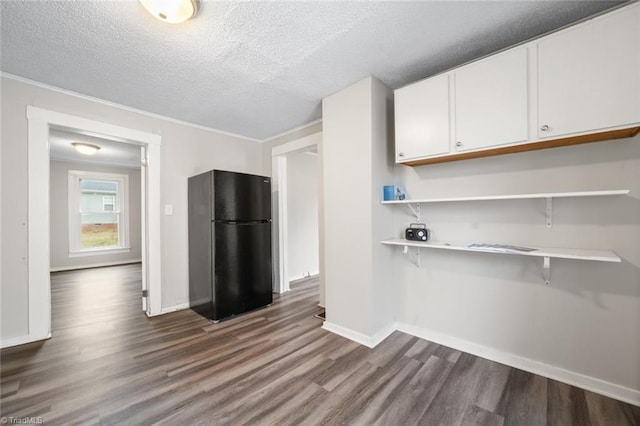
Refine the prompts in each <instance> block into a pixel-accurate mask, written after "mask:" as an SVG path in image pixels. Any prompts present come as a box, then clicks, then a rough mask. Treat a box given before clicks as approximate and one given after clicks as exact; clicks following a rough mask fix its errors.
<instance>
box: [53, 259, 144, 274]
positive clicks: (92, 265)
mask: <svg viewBox="0 0 640 426" xmlns="http://www.w3.org/2000/svg"><path fill="white" fill-rule="evenodd" d="M140 262H142V259H133V260H121V261H119V262H100V263H90V264H87V265H76V266H58V267H55V268H50V269H49V271H50V272H63V271H75V270H76V269H89V268H102V267H104V266H119V265H129V264H131V263H140Z"/></svg>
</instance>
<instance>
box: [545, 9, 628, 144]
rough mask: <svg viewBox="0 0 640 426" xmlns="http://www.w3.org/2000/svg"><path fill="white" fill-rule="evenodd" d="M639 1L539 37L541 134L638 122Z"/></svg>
mask: <svg viewBox="0 0 640 426" xmlns="http://www.w3.org/2000/svg"><path fill="white" fill-rule="evenodd" d="M639 73H640V5H635V6H634V7H633V8H625V9H624V10H620V11H618V12H615V13H611V14H610V15H608V16H605V17H602V18H600V19H598V20H596V21H590V22H586V23H585V24H583V25H579V26H576V27H575V28H569V29H567V30H565V31H562V32H560V33H558V34H553V35H551V36H549V37H547V38H545V39H543V40H541V41H540V42H539V43H538V97H539V107H538V108H539V109H538V111H539V112H538V114H539V120H538V132H537V135H538V137H540V138H547V137H556V136H560V135H570V134H573V133H584V132H585V131H593V130H601V129H610V128H615V127H617V126H623V125H625V124H628V123H638V122H640V78H638V75H639Z"/></svg>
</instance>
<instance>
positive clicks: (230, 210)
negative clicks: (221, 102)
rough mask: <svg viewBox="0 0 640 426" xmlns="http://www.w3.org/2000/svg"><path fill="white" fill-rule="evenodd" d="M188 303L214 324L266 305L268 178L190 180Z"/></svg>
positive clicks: (225, 175) (215, 175) (214, 174)
mask: <svg viewBox="0 0 640 426" xmlns="http://www.w3.org/2000/svg"><path fill="white" fill-rule="evenodd" d="M188 196H189V305H190V307H191V309H193V310H194V311H196V312H198V313H199V314H200V315H203V316H204V317H206V318H209V319H211V320H213V321H220V320H223V319H226V318H229V317H232V316H234V315H238V314H241V313H243V312H247V311H250V310H253V309H257V308H260V307H263V306H266V305H269V304H270V303H271V302H272V300H273V295H272V260H271V179H270V178H268V177H265V176H256V175H249V174H244V173H233V172H228V171H222V170H212V171H209V172H206V173H202V174H199V175H197V176H192V177H190V178H189V195H188Z"/></svg>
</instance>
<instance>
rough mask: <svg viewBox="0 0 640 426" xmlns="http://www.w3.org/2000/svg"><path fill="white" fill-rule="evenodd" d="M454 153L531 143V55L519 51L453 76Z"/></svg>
mask: <svg viewBox="0 0 640 426" xmlns="http://www.w3.org/2000/svg"><path fill="white" fill-rule="evenodd" d="M454 85H455V89H454V90H455V102H454V105H455V141H456V144H455V150H456V151H458V152H461V151H469V150H476V149H481V148H487V147H491V146H498V145H509V144H514V143H519V142H525V141H527V139H528V123H529V116H528V96H527V93H528V52H527V48H526V47H519V48H515V49H511V50H508V51H506V52H503V53H500V54H497V55H494V56H491V57H489V58H486V59H484V60H482V61H478V62H475V63H472V64H470V65H468V66H465V67H462V68H460V69H458V70H456V71H455V72H454Z"/></svg>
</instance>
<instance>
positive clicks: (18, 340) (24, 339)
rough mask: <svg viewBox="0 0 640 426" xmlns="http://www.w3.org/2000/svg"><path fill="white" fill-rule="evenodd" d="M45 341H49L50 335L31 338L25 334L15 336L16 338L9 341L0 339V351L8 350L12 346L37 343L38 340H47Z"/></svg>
mask: <svg viewBox="0 0 640 426" xmlns="http://www.w3.org/2000/svg"><path fill="white" fill-rule="evenodd" d="M47 339H51V333H49V334H47V335H46V336H32V335H30V334H27V335H26V336H17V337H11V338H9V339H2V343H0V347H1V348H2V349H4V348H10V347H12V346H18V345H24V344H26V343H33V342H38V341H40V340H47Z"/></svg>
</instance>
